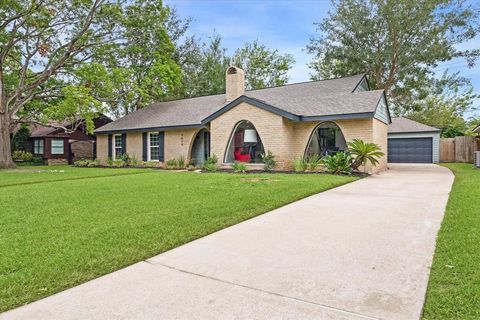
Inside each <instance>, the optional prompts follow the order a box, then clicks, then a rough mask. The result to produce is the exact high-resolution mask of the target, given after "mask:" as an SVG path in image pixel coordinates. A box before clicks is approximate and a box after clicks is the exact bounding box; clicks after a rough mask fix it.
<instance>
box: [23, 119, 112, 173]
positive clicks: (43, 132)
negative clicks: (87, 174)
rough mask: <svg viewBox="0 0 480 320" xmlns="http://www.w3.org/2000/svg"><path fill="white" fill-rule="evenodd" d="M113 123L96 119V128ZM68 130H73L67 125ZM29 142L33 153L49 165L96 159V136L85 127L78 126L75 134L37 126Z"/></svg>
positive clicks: (109, 120)
mask: <svg viewBox="0 0 480 320" xmlns="http://www.w3.org/2000/svg"><path fill="white" fill-rule="evenodd" d="M111 121H112V120H111V119H110V118H108V117H107V116H104V115H101V116H100V117H98V118H96V119H94V126H95V128H98V127H101V126H103V125H105V124H107V123H109V122H111ZM66 128H67V129H68V128H72V125H66ZM29 142H30V146H31V150H32V153H33V154H34V155H36V156H41V157H42V158H43V159H44V161H45V162H46V163H47V164H49V165H52V164H67V163H72V162H73V161H76V160H79V159H93V158H95V136H93V135H90V134H88V133H87V131H86V128H85V126H84V125H80V126H78V127H77V128H76V129H75V130H74V131H73V132H65V130H64V129H61V128H60V129H59V128H53V127H48V126H37V128H36V129H35V130H34V131H32V133H31V135H30V139H29Z"/></svg>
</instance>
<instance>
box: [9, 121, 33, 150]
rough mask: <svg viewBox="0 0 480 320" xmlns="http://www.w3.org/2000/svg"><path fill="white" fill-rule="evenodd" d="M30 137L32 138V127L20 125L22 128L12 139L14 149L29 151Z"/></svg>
mask: <svg viewBox="0 0 480 320" xmlns="http://www.w3.org/2000/svg"><path fill="white" fill-rule="evenodd" d="M28 138H30V129H28V127H27V126H26V125H22V126H20V128H19V129H18V130H17V132H15V134H14V135H13V139H12V151H14V150H22V151H27V149H28Z"/></svg>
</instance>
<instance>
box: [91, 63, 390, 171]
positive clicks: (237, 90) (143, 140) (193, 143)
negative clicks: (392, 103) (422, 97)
mask: <svg viewBox="0 0 480 320" xmlns="http://www.w3.org/2000/svg"><path fill="white" fill-rule="evenodd" d="M390 122H391V120H390V113H389V110H388V105H387V101H386V98H385V94H384V91H383V90H374V91H370V90H369V87H368V82H367V80H366V77H365V76H364V75H357V76H352V77H345V78H339V79H332V80H323V81H311V82H304V83H296V84H289V85H285V86H279V87H273V88H267V89H259V90H248V91H245V75H244V72H243V70H241V69H239V68H235V67H229V68H228V69H227V71H226V93H225V94H219V95H212V96H203V97H197V98H190V99H183V100H175V101H169V102H161V103H154V104H152V105H150V106H148V107H146V108H144V109H139V110H137V111H135V112H133V113H131V114H128V115H127V116H125V117H123V118H120V119H118V120H116V121H114V122H112V123H109V124H107V125H105V126H103V127H101V128H99V129H97V130H95V133H96V135H97V157H98V159H99V160H100V161H102V162H105V161H106V160H107V158H109V157H110V158H112V159H115V158H118V157H119V156H121V155H122V154H124V153H128V154H129V155H130V156H135V157H137V159H139V160H144V161H160V162H163V161H166V160H169V159H173V158H178V157H184V158H185V159H187V161H189V162H190V163H192V164H194V165H201V164H202V163H203V161H205V159H206V158H207V157H208V156H209V155H212V154H215V155H216V156H217V157H218V158H219V163H220V164H221V165H224V166H227V165H230V164H231V163H233V162H235V161H240V162H245V163H248V164H249V165H252V166H261V158H260V155H261V154H262V153H264V152H266V151H267V150H270V151H272V153H273V154H274V155H275V156H276V160H277V169H279V170H285V169H291V168H292V163H293V161H294V160H295V159H296V158H299V157H302V156H305V155H308V154H312V153H318V154H322V155H325V154H330V153H334V152H336V151H341V150H344V149H346V147H347V145H346V142H347V141H351V140H352V139H355V138H358V139H362V140H364V141H368V142H374V143H377V144H378V145H380V147H381V148H382V150H383V151H384V152H385V153H387V127H388V125H389V124H390ZM386 168H387V156H386V155H385V156H384V157H382V158H381V159H380V164H379V165H378V166H377V167H375V168H367V170H368V171H370V172H374V171H380V170H384V169H386Z"/></svg>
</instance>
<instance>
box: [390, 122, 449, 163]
mask: <svg viewBox="0 0 480 320" xmlns="http://www.w3.org/2000/svg"><path fill="white" fill-rule="evenodd" d="M439 147H440V130H439V129H437V128H434V127H430V126H427V125H424V124H422V123H419V122H416V121H412V120H409V119H407V118H401V117H400V118H392V124H390V125H389V127H388V162H390V163H437V162H438V161H439Z"/></svg>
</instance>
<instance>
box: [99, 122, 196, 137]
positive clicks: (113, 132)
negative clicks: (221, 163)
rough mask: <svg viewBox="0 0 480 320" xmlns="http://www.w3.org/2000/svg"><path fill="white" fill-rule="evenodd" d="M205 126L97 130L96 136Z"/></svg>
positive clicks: (187, 125)
mask: <svg viewBox="0 0 480 320" xmlns="http://www.w3.org/2000/svg"><path fill="white" fill-rule="evenodd" d="M204 127H205V125H203V124H201V123H199V124H185V125H173V126H156V127H145V128H126V129H110V130H98V129H97V130H95V131H94V133H95V134H115V133H122V132H135V131H140V132H146V131H165V130H181V129H200V128H204Z"/></svg>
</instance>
